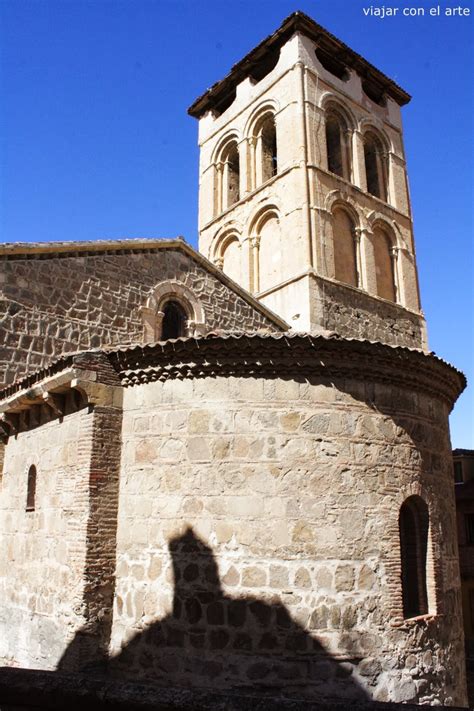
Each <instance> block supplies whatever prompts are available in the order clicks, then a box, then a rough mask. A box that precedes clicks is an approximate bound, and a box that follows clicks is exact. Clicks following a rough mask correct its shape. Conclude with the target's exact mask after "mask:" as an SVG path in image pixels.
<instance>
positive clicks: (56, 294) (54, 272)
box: [0, 249, 277, 387]
mask: <svg viewBox="0 0 474 711" xmlns="http://www.w3.org/2000/svg"><path fill="white" fill-rule="evenodd" d="M167 280H178V281H180V282H182V283H183V284H184V285H185V286H186V287H188V288H189V289H190V290H191V291H192V292H193V293H194V294H195V296H196V297H197V299H198V300H199V301H200V303H201V305H202V307H203V309H204V312H205V323H206V330H208V331H212V330H215V329H221V330H246V329H247V330H258V329H261V328H268V329H269V330H277V328H276V327H275V324H274V323H273V322H272V321H270V320H269V319H267V318H266V317H265V316H264V315H263V314H262V313H260V312H259V311H257V310H255V309H254V308H252V306H251V305H250V304H249V303H248V302H247V301H245V300H244V299H243V298H242V297H240V296H239V295H238V294H236V293H235V292H234V291H232V290H231V289H230V288H229V287H228V286H226V285H225V284H224V283H223V282H221V281H220V280H219V279H217V278H216V277H215V276H213V274H211V273H210V272H208V271H207V270H206V269H204V267H203V266H201V265H200V264H199V263H198V262H197V261H194V260H193V259H191V257H190V256H188V255H187V254H185V253H182V252H179V251H178V250H171V249H169V250H168V249H166V250H165V249H159V250H155V251H153V250H149V251H146V250H145V251H143V250H142V251H137V252H124V251H118V252H116V253H104V252H100V253H94V252H91V253H83V252H77V253H72V254H69V253H56V254H55V253H54V252H52V253H46V254H44V255H34V256H33V257H32V256H31V255H30V257H29V258H25V257H24V255H23V256H21V255H20V256H18V255H17V257H16V258H12V257H10V258H8V259H6V258H4V259H2V260H1V263H0V312H1V313H2V316H3V318H2V319H1V320H0V343H2V346H1V348H0V387H1V386H2V384H9V383H11V382H13V381H14V380H15V379H16V378H19V377H21V376H23V375H25V374H27V373H30V372H32V371H34V370H37V369H38V368H40V367H43V366H45V365H48V364H49V363H51V362H52V361H53V360H54V359H55V358H57V357H58V356H59V355H61V354H64V353H70V352H74V351H77V350H82V349H89V348H98V347H101V346H108V345H118V344H128V343H143V342H144V325H143V319H142V317H141V315H140V307H142V306H145V303H146V300H147V298H148V297H149V295H150V294H151V293H152V291H153V289H154V288H155V287H156V286H157V285H158V284H159V283H161V282H163V281H167Z"/></svg>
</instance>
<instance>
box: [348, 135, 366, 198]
mask: <svg viewBox="0 0 474 711" xmlns="http://www.w3.org/2000/svg"><path fill="white" fill-rule="evenodd" d="M352 156H353V158H352V165H353V173H354V184H355V185H357V187H358V188H360V189H361V190H364V192H367V178H366V175H365V158H364V137H363V135H362V133H361V132H360V131H354V133H353V134H352Z"/></svg>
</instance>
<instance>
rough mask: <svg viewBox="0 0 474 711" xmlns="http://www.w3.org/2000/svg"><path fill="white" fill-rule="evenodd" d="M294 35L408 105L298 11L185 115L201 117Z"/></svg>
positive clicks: (346, 48) (394, 87)
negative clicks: (334, 54)
mask: <svg viewBox="0 0 474 711" xmlns="http://www.w3.org/2000/svg"><path fill="white" fill-rule="evenodd" d="M294 32H301V33H303V34H305V35H306V36H308V37H309V38H310V39H312V40H315V41H320V42H323V43H326V44H327V45H328V46H329V45H330V46H331V48H332V49H337V50H338V51H340V52H341V53H343V55H344V61H345V62H346V63H347V64H348V66H350V67H352V68H353V69H355V70H356V71H357V72H358V73H359V75H361V76H362V77H366V76H371V77H373V78H374V79H375V80H376V81H377V82H378V83H379V84H380V85H381V86H383V87H384V90H385V91H386V92H387V93H388V94H389V95H390V96H392V98H393V99H394V100H395V101H397V103H398V104H399V105H400V106H403V105H404V104H407V103H408V102H409V101H410V99H411V96H410V94H408V93H407V92H406V91H405V90H404V89H402V88H401V87H400V86H399V85H398V84H396V83H395V82H394V81H393V80H392V79H390V78H389V77H388V76H386V75H385V74H384V73H383V72H381V71H380V70H379V69H377V68H376V67H374V65H373V64H371V63H370V62H368V61H367V60H366V59H364V57H362V55H360V54H358V53H357V52H355V51H354V50H353V49H351V48H350V47H349V46H348V45H346V44H345V43H344V42H342V40H340V39H338V38H337V37H336V36H335V35H333V34H332V33H331V32H329V31H328V30H326V29H325V28H324V27H322V25H319V24H318V23H317V22H315V21H314V20H312V19H311V18H310V17H309V16H308V15H305V13H303V12H300V11H297V12H294V13H293V14H291V15H289V16H288V17H286V18H285V19H284V20H283V22H282V24H281V25H280V27H279V28H278V29H277V30H276V31H275V32H274V33H273V34H271V35H269V36H268V37H266V38H265V39H264V40H263V41H262V42H260V43H259V44H258V45H257V46H256V47H255V48H254V49H252V50H251V51H250V52H249V53H248V54H246V55H245V57H243V59H241V60H240V61H239V62H237V63H236V64H234V66H233V67H232V68H231V70H230V72H229V73H228V74H227V75H226V76H225V77H224V78H223V79H221V80H220V81H218V82H216V83H215V84H213V85H212V86H211V87H210V89H208V90H207V91H205V92H204V93H203V94H202V95H201V96H199V97H198V98H197V99H196V100H195V101H194V102H193V103H192V104H191V106H190V107H189V108H188V114H189V115H190V116H194V117H195V118H201V116H202V115H203V114H204V113H205V112H206V111H208V110H209V109H211V108H212V105H213V103H215V102H216V101H217V100H218V98H219V97H220V96H222V95H223V94H224V93H225V92H226V91H227V90H229V91H230V90H232V89H233V88H235V86H236V85H237V84H238V83H240V82H241V81H242V80H243V79H245V77H246V76H248V73H249V70H250V69H251V68H252V67H253V66H254V65H255V63H256V62H258V61H259V60H260V59H261V56H263V54H265V52H266V51H267V50H270V49H273V48H276V47H279V46H280V47H281V46H282V45H283V43H284V42H285V40H287V39H288V38H289V37H290V36H291V35H292V34H293V33H294Z"/></svg>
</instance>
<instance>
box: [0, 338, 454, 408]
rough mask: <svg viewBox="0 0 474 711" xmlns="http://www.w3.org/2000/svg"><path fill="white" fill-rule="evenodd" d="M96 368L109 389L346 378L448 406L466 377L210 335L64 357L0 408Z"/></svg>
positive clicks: (421, 360) (341, 342)
mask: <svg viewBox="0 0 474 711" xmlns="http://www.w3.org/2000/svg"><path fill="white" fill-rule="evenodd" d="M94 362H96V363H98V364H99V366H100V370H101V372H104V373H105V372H106V371H107V368H104V363H107V364H108V366H109V370H110V376H109V375H108V376H107V377H110V385H114V384H118V382H120V383H121V385H122V386H125V387H130V386H134V385H139V384H143V383H148V382H153V381H156V380H168V379H187V378H202V377H217V376H224V377H230V376H234V377H255V378H258V377H265V378H278V377H280V378H281V377H283V378H296V379H314V378H318V377H320V378H326V379H329V380H333V379H340V378H349V379H351V380H359V381H362V382H367V383H383V384H388V385H393V386H394V387H396V388H397V389H400V388H408V389H412V390H414V391H417V392H422V393H425V394H428V395H431V396H434V397H437V398H440V399H442V400H443V401H444V402H446V403H447V404H448V405H449V407H450V408H451V407H452V406H453V404H454V402H455V400H456V399H457V397H458V396H459V394H460V393H461V392H462V390H463V389H464V387H465V385H466V380H465V377H464V375H463V374H462V373H460V372H459V371H458V370H456V369H455V368H453V367H452V366H451V365H449V364H447V363H445V362H444V361H442V360H441V359H439V358H437V357H436V356H434V355H427V354H424V353H422V352H421V351H417V350H412V349H409V348H402V347H394V346H386V345H382V344H380V343H372V342H370V341H359V340H355V339H354V340H351V339H343V338H339V337H336V336H330V337H326V336H310V335H305V334H294V333H284V334H266V333H257V334H245V333H231V334H210V335H207V336H204V337H198V338H180V339H177V340H170V341H163V342H160V343H155V344H151V345H136V346H124V347H121V348H115V349H110V350H102V351H91V352H85V353H80V354H77V355H75V356H74V355H73V356H68V357H67V358H63V359H60V360H59V361H58V362H57V363H56V364H54V365H53V366H51V367H50V368H48V369H45V370H43V371H40V372H38V373H37V374H35V375H33V376H29V377H28V378H25V379H24V380H23V381H20V382H18V383H16V384H14V385H12V386H10V387H9V388H7V389H6V390H4V391H2V393H1V394H2V395H3V401H2V400H0V409H1V410H2V411H3V412H8V411H9V407H8V404H9V403H11V405H12V406H13V409H11V408H10V411H17V409H18V403H19V401H20V400H21V402H22V403H23V406H24V405H25V404H27V403H28V399H29V398H31V397H32V395H34V391H35V390H36V392H40V391H41V392H43V391H44V390H45V388H44V387H43V388H41V387H39V385H40V383H41V381H42V380H43V381H45V380H48V378H49V379H51V378H52V376H53V375H55V374H59V373H60V372H61V371H64V370H69V371H70V372H72V371H75V369H77V368H81V369H82V370H83V371H87V372H91V363H92V364H93V363H94ZM99 366H98V367H99ZM75 377H76V378H77V377H78V376H77V375H75ZM115 379H116V380H115ZM69 380H70V382H71V387H75V386H76V387H77V385H74V384H73V380H74V378H73V377H70V378H69ZM102 380H103V376H102ZM114 381H115V382H114ZM33 399H34V398H33ZM14 403H16V404H15V405H14ZM32 404H34V403H32Z"/></svg>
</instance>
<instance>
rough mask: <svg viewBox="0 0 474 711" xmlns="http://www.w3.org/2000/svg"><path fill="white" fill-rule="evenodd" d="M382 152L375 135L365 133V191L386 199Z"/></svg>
mask: <svg viewBox="0 0 474 711" xmlns="http://www.w3.org/2000/svg"><path fill="white" fill-rule="evenodd" d="M382 154H383V150H382V145H381V143H380V141H379V140H378V139H377V138H376V137H375V136H373V135H371V134H367V135H366V137H365V141H364V162H365V175H366V179H367V192H369V193H370V194H371V195H374V196H375V197H378V198H380V199H381V200H386V199H387V190H386V181H385V175H384V166H383V155H382Z"/></svg>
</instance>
